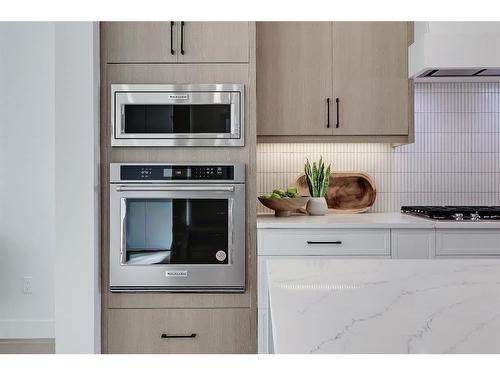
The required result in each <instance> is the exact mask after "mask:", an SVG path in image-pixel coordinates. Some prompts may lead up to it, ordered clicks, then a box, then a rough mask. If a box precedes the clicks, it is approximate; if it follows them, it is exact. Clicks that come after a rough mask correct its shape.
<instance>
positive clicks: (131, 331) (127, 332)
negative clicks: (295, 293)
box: [108, 309, 251, 354]
mask: <svg viewBox="0 0 500 375" xmlns="http://www.w3.org/2000/svg"><path fill="white" fill-rule="evenodd" d="M108 319H109V321H108V335H109V336H108V352H109V353H152V354H154V353H250V352H251V334H250V333H251V332H250V310H249V309H110V310H109V318H108ZM193 334H194V335H195V336H194V337H182V336H190V335H193ZM165 335H168V337H165ZM162 336H163V338H162ZM171 336H174V337H171ZM175 336H177V337H175ZM179 336H181V337H179Z"/></svg>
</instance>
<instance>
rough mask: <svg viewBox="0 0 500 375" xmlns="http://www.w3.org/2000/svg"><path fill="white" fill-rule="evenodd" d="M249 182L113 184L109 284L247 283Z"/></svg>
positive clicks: (186, 286)
mask: <svg viewBox="0 0 500 375" xmlns="http://www.w3.org/2000/svg"><path fill="white" fill-rule="evenodd" d="M244 189H245V186H244V185H243V184H233V185H219V184H217V185H215V184H214V185H212V184H205V185H194V184H193V185H181V184H179V185H177V184H176V185H166V184H161V185H160V184H158V185H156V184H152V185H146V184H142V185H140V184H137V185H128V184H127V185H118V184H113V185H111V191H110V249H109V251H110V256H109V259H110V266H109V271H110V288H111V291H112V292H130V291H200V292H209V291H217V292H242V291H244V288H245V206H244V202H245V199H244V194H245V192H244Z"/></svg>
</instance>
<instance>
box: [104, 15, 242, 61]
mask: <svg viewBox="0 0 500 375" xmlns="http://www.w3.org/2000/svg"><path fill="white" fill-rule="evenodd" d="M172 22H173V21H172ZM172 22H104V23H103V24H102V27H104V28H105V33H104V35H105V41H104V43H105V45H106V48H107V62H108V63H207V62H208V63H224V62H240V63H248V61H249V42H248V41H249V23H248V22H189V21H185V22H181V21H175V22H173V23H172Z"/></svg>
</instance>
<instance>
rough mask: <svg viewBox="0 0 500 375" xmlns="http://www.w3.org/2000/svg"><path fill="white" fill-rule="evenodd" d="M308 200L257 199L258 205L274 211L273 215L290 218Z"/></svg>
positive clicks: (306, 198) (299, 198)
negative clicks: (260, 204)
mask: <svg viewBox="0 0 500 375" xmlns="http://www.w3.org/2000/svg"><path fill="white" fill-rule="evenodd" d="M308 200H309V197H298V198H281V199H273V198H263V197H259V201H260V203H262V204H263V205H264V206H266V207H267V208H270V209H271V210H274V215H276V216H278V217H285V216H290V215H291V214H292V212H296V211H298V210H300V209H301V208H302V207H304V206H305V205H306V203H307V201H308Z"/></svg>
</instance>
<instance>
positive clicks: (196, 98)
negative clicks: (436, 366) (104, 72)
mask: <svg viewBox="0 0 500 375" xmlns="http://www.w3.org/2000/svg"><path fill="white" fill-rule="evenodd" d="M143 86H144V87H142V88H141V87H138V85H133V86H132V85H131V87H130V88H128V86H127V85H112V103H113V105H112V108H113V111H112V119H111V122H112V124H113V136H112V145H113V146H242V145H243V136H242V126H241V124H242V118H243V116H242V102H243V101H242V100H243V98H242V95H243V86H242V85H143ZM206 86H209V87H206ZM155 88H156V90H155ZM202 90H203V91H202Z"/></svg>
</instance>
